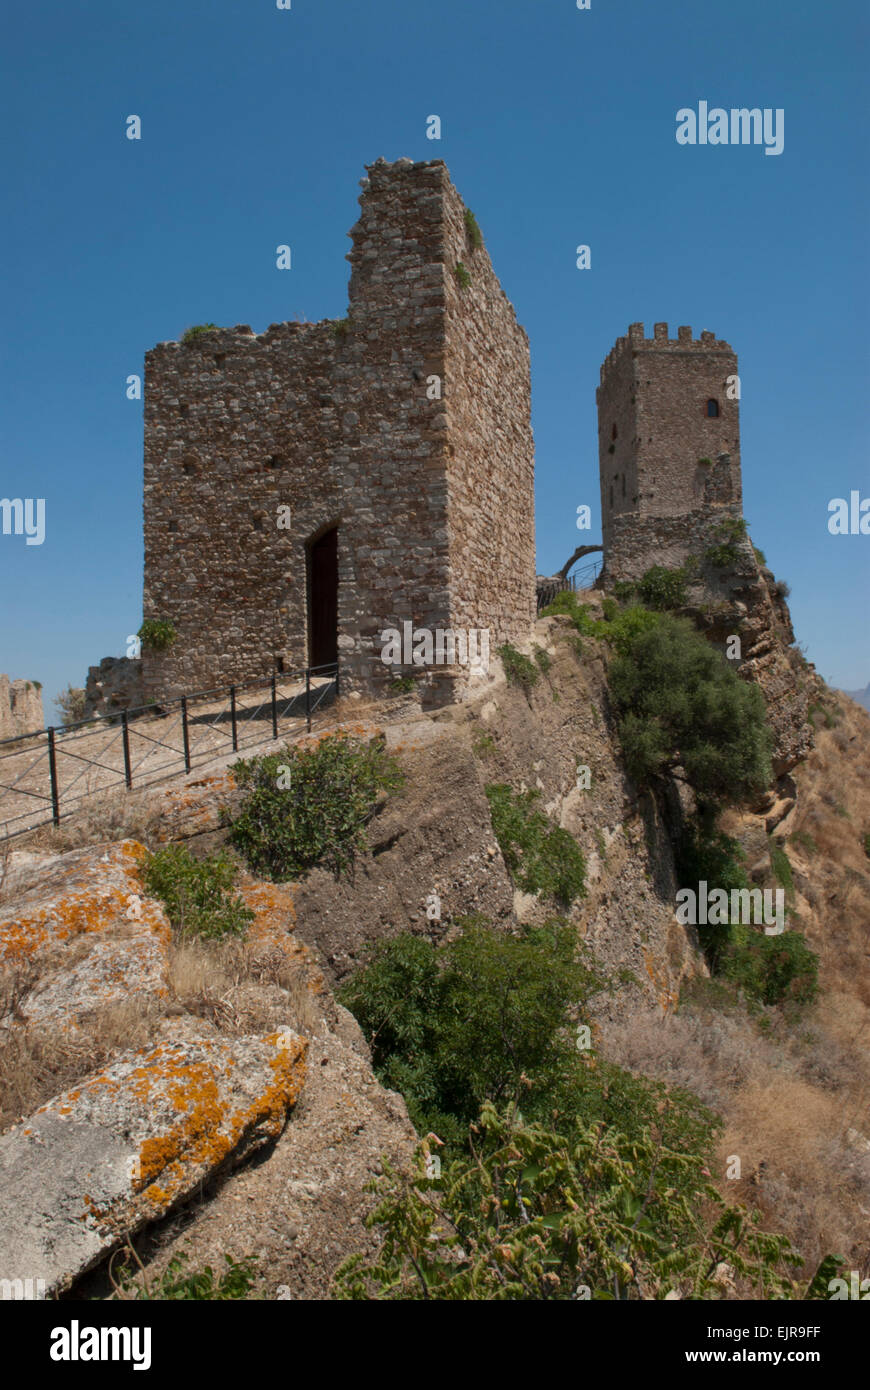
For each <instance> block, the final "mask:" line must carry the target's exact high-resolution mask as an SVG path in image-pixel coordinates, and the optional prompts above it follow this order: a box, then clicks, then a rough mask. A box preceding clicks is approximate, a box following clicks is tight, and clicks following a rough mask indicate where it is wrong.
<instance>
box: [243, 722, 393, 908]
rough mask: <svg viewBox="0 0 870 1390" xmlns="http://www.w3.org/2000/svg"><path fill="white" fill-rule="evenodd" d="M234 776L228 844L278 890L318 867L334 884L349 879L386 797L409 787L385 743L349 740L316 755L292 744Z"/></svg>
mask: <svg viewBox="0 0 870 1390" xmlns="http://www.w3.org/2000/svg"><path fill="white" fill-rule="evenodd" d="M282 769H287V770H288V771H289V778H288V777H287V773H286V772H282ZM231 770H232V773H233V776H234V777H235V779H236V782H237V783H238V785H239V786H240V787H241V788H242V789H243V797H242V801H241V806H240V809H239V812H238V815H237V816H236V818H235V820H234V821H233V825H232V829H231V831H230V840H231V841H232V843H233V844H234V845H235V846H236V848H237V849H238V850H239V852H240V853H241V854H242V855H243V857H244V859H245V861H246V862H247V864H248V865H249V866H250V868H251V869H253V870H254V872H255V873H260V874H265V875H267V876H268V877H270V878H272V879H275V880H277V881H279V882H282V881H284V880H286V879H294V878H299V877H301V875H302V874H304V873H306V872H307V871H308V870H309V869H312V868H314V867H315V865H318V864H322V865H323V866H324V867H325V868H327V869H330V870H331V871H332V872H333V873H334V874H335V876H336V878H338V877H340V876H341V874H343V873H347V872H349V871H350V869H351V868H352V866H353V862H354V859H355V857H356V855H357V854H358V853H361V852H362V851H363V850H364V849H365V846H366V825H367V824H368V822H369V820H370V819H371V817H372V815H373V814H374V811H375V807H376V805H377V803H378V800H379V798H380V795H381V793H382V792H384V791H394V790H395V789H397V788H398V787H400V786H401V785H402V784H403V781H404V778H403V776H402V773H401V771H400V770H399V767H398V764H397V763H396V762H395V760H394V759H393V758H392V757H391V756H389V755H388V754H387V752H386V751H385V749H384V745H383V741H382V740H372V741H371V742H365V741H363V740H362V739H358V738H352V737H350V736H348V735H346V734H329V735H327V736H326V737H325V738H323V739H321V740H320V742H319V743H318V744H316V745H315V746H314V747H302V748H300V747H297V746H294V745H292V744H288V745H286V747H284V748H283V749H281V750H279V752H277V753H269V754H266V755H265V756H261V757H256V758H250V759H247V760H245V759H242V760H240V761H239V762H237V763H234V764H233V766H232V769H231ZM279 780H280V781H281V782H285V781H289V786H286V785H284V786H279Z"/></svg>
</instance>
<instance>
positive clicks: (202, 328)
mask: <svg viewBox="0 0 870 1390" xmlns="http://www.w3.org/2000/svg"><path fill="white" fill-rule="evenodd" d="M219 331H220V330H219V328H218V325H217V324H216V323H195V324H194V325H193V327H192V328H188V329H186V331H185V332H184V333H182V335H181V341H182V342H183V343H193V342H195V341H196V339H197V338H201V337H202V336H203V335H204V334H205V333H215V332H219Z"/></svg>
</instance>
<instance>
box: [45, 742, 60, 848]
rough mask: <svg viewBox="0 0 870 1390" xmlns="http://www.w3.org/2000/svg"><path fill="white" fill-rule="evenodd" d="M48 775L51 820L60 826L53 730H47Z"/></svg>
mask: <svg viewBox="0 0 870 1390" xmlns="http://www.w3.org/2000/svg"><path fill="white" fill-rule="evenodd" d="M48 775H49V778H50V780H51V819H52V821H53V822H54V824H55V825H60V796H59V795H58V790H57V762H56V760H55V755H54V729H53V728H51V727H49V729H48Z"/></svg>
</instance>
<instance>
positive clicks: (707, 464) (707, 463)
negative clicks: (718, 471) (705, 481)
mask: <svg viewBox="0 0 870 1390" xmlns="http://www.w3.org/2000/svg"><path fill="white" fill-rule="evenodd" d="M698 463H699V464H700V465H701V467H702V468H712V467H713V460H712V459H708V458H702V459H698Z"/></svg>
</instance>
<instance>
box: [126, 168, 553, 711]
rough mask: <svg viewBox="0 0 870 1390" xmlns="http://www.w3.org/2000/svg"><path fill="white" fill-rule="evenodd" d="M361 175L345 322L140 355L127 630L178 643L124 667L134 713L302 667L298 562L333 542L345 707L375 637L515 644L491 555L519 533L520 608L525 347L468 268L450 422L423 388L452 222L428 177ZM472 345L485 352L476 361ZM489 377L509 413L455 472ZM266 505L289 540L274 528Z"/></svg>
mask: <svg viewBox="0 0 870 1390" xmlns="http://www.w3.org/2000/svg"><path fill="white" fill-rule="evenodd" d="M368 173H369V177H368V178H367V179H364V180H363V181H362V188H363V193H362V196H361V198H360V200H359V201H360V205H361V211H360V217H359V220H358V222H357V224H356V226H355V227H354V228H353V230H352V232H351V234H350V235H351V236H352V239H353V249H352V250H351V252H350V253H349V255H348V260H349V261H350V262H351V266H352V272H351V279H350V289H349V311H348V318H347V320H345V321H341V322H329V321H324V322H322V323H318V324H305V325H300V324H290V323H286V324H273V325H271V327H270V328H268V329H267V330H266V332H265V333H262V334H259V335H258V334H254V333H253V332H252V331H251V329H250V328H248V327H246V326H244V325H240V326H238V327H236V328H234V329H221V330H218V331H213V332H209V333H205V334H202V335H200V336H198V337H196V338H194V339H193V341H191V342H189V343H162V344H160V345H159V346H158V347H156V348H155V349H154V350H153V351H152V352H150V353H148V354H147V358H146V405H145V595H144V613H145V616H146V617H148V618H160V619H168V620H170V621H171V622H172V623H173V625H174V626H175V629H176V632H177V634H178V635H177V638H176V641H175V642H174V643H173V645H172V646H171V647H169V648H168V649H167V650H165V651H164V652H162V653H153V652H148V651H145V652H143V671H144V678H145V686H146V693H147V694H149V695H151V696H155V697H159V696H164V697H167V696H170V695H172V694H178V693H181V692H182V691H184V690H195V689H201V688H205V687H210V686H217V685H226V684H228V683H229V682H231V681H237V682H241V681H244V680H254V679H257V678H263V677H268V675H269V673H270V672H271V669H272V667H273V664H278V663H282V664H283V669H285V670H290V669H294V668H299V667H302V666H304V665H305V664H306V663H307V659H308V597H307V583H306V553H307V547H308V546H309V545H310V543H311V542H312V541H313V540H314V539H316V538H317V537H318V536H319V535H321V534H322V533H323V532H324V531H326V530H328V529H330V528H331V527H333V526H335V525H337V527H338V568H339V590H338V648H339V661H340V664H341V675H342V684H343V688H344V689H347V688H348V687H349V686H350V687H354V686H371V685H372V684H373V683H374V684H375V685H378V684H381V685H382V684H384V683H385V682H386V681H388V680H389V679H390V677H391V676H394V675H395V674H396V671H395V669H394V668H393V669H390V668H387V667H385V666H384V665H383V663H382V662H381V661H380V658H379V653H380V649H381V642H380V640H379V634H380V633H381V632H382V631H383V630H384V628H386V627H399V628H400V629H401V623H402V622H403V621H408V620H410V621H411V622H413V623H415V624H416V625H418V626H427V627H432V628H437V627H447V626H450V625H451V619H452V618H454V619H456V620H457V621H458V618H459V617H464V616H465V614H466V613H470V614H472V615H474V616H476V615H477V613H478V612H485V613H486V615H487V623H489V622H491V623H492V624H493V625H495V626H496V627H497V629H498V631H499V632H502V631H503V632H508V631H510V632H511V633H513V632H517V631H519V629H520V628H522V627H523V626H524V625H525V623H526V615H527V613H530V612H531V607H530V605H531V602H532V600H531V598H526V597H525V586H526V582H527V581H526V578H525V576H524V575H523V576H522V577H521V578H519V579H517V578H516V567H515V566H514V565H513V564H512V563H511V560H510V556H509V554H507V553H506V552H507V551H509V550H510V548H513V549H514V550H515V551H519V546H520V538H519V535H518V531H519V518H520V516H522V518H523V525H524V526H525V527H526V528H527V536H526V542H525V546H524V548H523V550H522V555H521V562H520V568H521V569H522V567H523V566H525V565H526V563H527V564H528V570H529V578H528V591H529V595H532V594H533V591H534V590H533V586H534V564H533V561H532V559H531V555H532V546H533V529H532V520H531V518H532V512H531V508H530V505H529V502H530V461H531V433H530V428H529V425H528V348H527V344H526V342H525V337H524V335H523V334H522V331H521V330H519V329H518V328H517V326H516V323H515V320H514V318H513V313H512V311H511V310H510V306H509V305H507V301H506V300H504V296H503V295H502V293H501V291H500V289H499V288H498V284H497V281H496V280H495V277H494V275H492V272H491V270H489V269H488V271H487V276H486V277H482V278H481V287H480V288H479V290H478V299H477V300H476V301H472V304H473V310H472V311H471V312H469V306H463V317H462V322H463V324H464V325H465V329H466V331H468V332H469V333H471V332H472V329H471V325H472V324H474V325H475V327H474V329H473V335H474V338H475V347H474V348H473V349H470V348H469V350H468V351H467V352H466V353H465V355H464V356H463V355H462V352H461V351H460V350H458V349H457V356H456V362H457V366H456V368H455V369H453V379H454V383H455V386H456V396H457V414H456V421H457V423H456V424H454V423H453V422H452V421H451V417H450V407H449V405H448V400H447V399H442V400H441V401H433V400H430V399H429V398H428V397H427V392H426V382H427V378H428V377H429V376H431V375H439V376H440V377H441V378H442V381H445V382H446V380H447V379H449V377H450V372H451V369H450V368H449V367H448V365H447V339H448V326H447V325H448V320H447V308H448V304H449V303H450V302H451V300H452V296H453V295H454V294H455V293H457V291H456V288H455V283H454V277H453V274H452V267H453V264H454V262H453V261H452V260H451V259H450V257H451V255H452V254H453V247H454V244H455V242H456V236H457V226H458V225H461V226H463V227H464V224H462V204H461V202H460V201H459V198H458V195H457V194H456V193H455V191H454V190H453V189H452V186H451V184H450V180H449V176H448V173H447V170H446V168H445V167H444V165H443V163H442V162H441V161H434V162H432V163H419V164H414V163H413V162H412V161H411V160H399V161H397V162H396V163H395V164H386V163H385V162H384V161H382V160H379V161H377V163H375V164H374V165H372V166H370V167H369V170H368ZM478 255H483V256H485V253H478ZM484 283H485V289H484V288H483V286H484ZM492 307H495V308H496V309H497V311H498V312H497V317H496V319H495V320H494V322H493V323H492V324H491V325H490V326H489V327H488V328H487V326H486V323H485V319H484V316H485V315H486V314H487V313H488V312H489V311H490V308H492ZM455 308H456V306H454V311H455ZM485 342H489V343H493V342H494V343H497V344H498V350H497V352H496V354H495V357H494V358H493V360H492V361H489V359H488V358H487V357H486V351H488V349H487V350H485V349H484V346H483V344H484V343H485ZM515 359H516V360H515ZM499 376H500V377H501V379H502V380H501V381H499V380H497V378H498V377H499ZM504 380H506V381H507V382H508V384H509V387H510V389H511V391H512V392H517V393H518V395H517V400H516V403H515V404H508V405H507V406H502V407H497V406H496V404H494V403H492V404H490V405H489V406H488V407H487V409H486V414H485V421H486V423H485V424H481V423H478V424H477V428H476V433H475V435H474V438H473V442H472V447H471V448H470V449H469V451H468V454H467V455H466V454H464V453H461V446H462V440H461V439H460V438H459V437H458V435H457V430H458V429H463V430H464V429H465V428H466V423H465V422H466V420H467V418H468V415H469V411H470V410H474V409H477V410H483V408H484V405H485V403H487V402H491V401H492V397H493V394H494V393H496V392H497V394H498V398H499V399H500V400H501V399H502V397H503V387H502V381H504ZM451 448H452V450H453V454H452V455H451V454H450V450H451ZM457 455H459V459H460V462H459V465H458V466H457V471H456V473H455V474H454V473H453V472H452V470H451V472H450V477H449V481H448V462H450V461H452V458H455V457H456V456H457ZM475 468H479V469H480V472H479V474H476V473H475ZM463 470H464V471H463ZM448 493H449V500H448ZM490 493H492V495H490ZM467 494H470V496H469V495H467ZM282 506H283V507H289V508H290V515H291V525H290V529H289V530H286V529H279V527H278V524H277V523H278V509H279V507H282ZM475 507H480V508H481V509H482V512H483V514H484V515H485V516H486V517H487V518H488V521H489V523H490V524H491V526H492V527H493V528H494V530H493V535H492V537H491V538H489V539H486V540H485V542H482V541H481V540H480V539H479V538H477V539H475V538H472V537H471V536H470V530H471V527H470V525H469V523H468V519H467V518H468V516H469V511H470V509H471V510H473V509H474V508H475ZM448 514H449V515H450V518H451V519H450V521H448ZM496 528H497V529H496ZM466 549H468V557H466V556H465V550H466ZM497 552H500V553H501V560H500V561H498V559H497ZM463 564H465V565H466V569H467V572H466V571H465V570H461V569H460V566H461V565H463ZM512 574H513V576H514V577H513V578H512V577H511V576H512ZM469 584H470V585H472V586H474V585H477V586H479V588H480V597H479V599H478V598H475V596H474V595H468V592H467V591H468V586H469ZM457 593H461V594H462V595H463V603H464V604H467V607H463V608H462V609H461V611H460V609H458V608H457V607H456V602H457V600H456V599H455V598H452V597H451V596H452V595H455V594H457ZM512 605H516V606H518V608H519V617H513V616H512V614H511V606H512ZM471 625H473V626H481V625H486V624H483V623H479V622H476V621H475V622H474V623H472V624H471ZM280 668H281V667H280V666H279V669H280Z"/></svg>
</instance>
